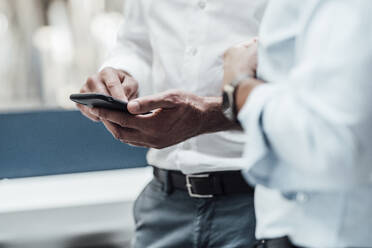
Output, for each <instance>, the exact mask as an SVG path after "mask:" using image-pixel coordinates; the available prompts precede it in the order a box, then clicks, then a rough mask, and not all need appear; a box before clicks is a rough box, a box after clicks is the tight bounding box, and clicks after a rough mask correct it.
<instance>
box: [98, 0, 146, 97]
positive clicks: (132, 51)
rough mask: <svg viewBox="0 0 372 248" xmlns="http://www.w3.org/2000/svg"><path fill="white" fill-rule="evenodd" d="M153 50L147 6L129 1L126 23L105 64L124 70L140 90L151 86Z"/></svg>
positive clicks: (105, 65) (134, 0) (126, 4)
mask: <svg viewBox="0 0 372 248" xmlns="http://www.w3.org/2000/svg"><path fill="white" fill-rule="evenodd" d="M151 64H152V49H151V43H150V39H149V31H148V27H147V23H146V6H145V5H144V4H143V0H127V1H126V3H125V21H124V22H123V24H122V25H121V27H120V30H119V33H118V37H117V42H116V45H115V47H114V49H113V50H112V51H110V54H109V56H108V58H107V59H106V61H105V62H104V64H103V65H102V66H101V69H100V70H102V69H103V68H105V67H112V68H115V69H119V70H124V71H126V72H127V73H129V74H130V75H132V76H133V77H134V78H135V79H136V80H137V81H138V82H139V84H140V90H141V89H142V88H145V86H146V85H150V77H151Z"/></svg>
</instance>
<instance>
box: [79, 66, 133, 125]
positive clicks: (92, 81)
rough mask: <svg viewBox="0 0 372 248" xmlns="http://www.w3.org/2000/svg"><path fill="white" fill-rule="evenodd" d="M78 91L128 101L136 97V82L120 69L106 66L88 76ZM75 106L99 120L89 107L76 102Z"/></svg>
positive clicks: (86, 114)
mask: <svg viewBox="0 0 372 248" xmlns="http://www.w3.org/2000/svg"><path fill="white" fill-rule="evenodd" d="M80 93H100V94H105V95H109V96H113V97H115V98H117V99H121V100H123V101H128V100H131V99H134V98H137V97H138V82H137V81H136V80H135V79H134V78H133V77H132V76H130V75H129V74H128V73H126V72H124V71H122V70H117V69H114V68H110V67H106V68H104V69H103V70H102V71H101V72H99V73H98V74H96V75H93V76H91V77H89V78H88V79H87V81H86V82H85V84H84V86H83V87H82V88H81V90H80ZM77 107H78V108H79V110H80V111H81V112H82V114H83V115H85V116H86V117H88V118H89V119H91V120H93V121H100V119H99V118H97V116H95V115H94V114H92V113H91V109H90V108H89V107H86V106H84V105H81V104H77Z"/></svg>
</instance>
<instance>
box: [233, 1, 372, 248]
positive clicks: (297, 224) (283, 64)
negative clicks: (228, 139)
mask: <svg viewBox="0 0 372 248" xmlns="http://www.w3.org/2000/svg"><path fill="white" fill-rule="evenodd" d="M371 13H372V1H369V0H354V1H350V0H337V1H336V0H303V1H298V0H277V1H271V2H270V4H269V5H268V8H267V11H266V13H265V16H264V19H263V21H262V26H261V31H260V48H259V68H258V75H259V77H260V78H261V79H263V80H264V81H266V82H268V83H267V84H265V85H263V86H259V87H258V88H256V89H255V90H254V91H253V93H252V94H251V95H250V96H249V98H248V100H247V102H246V104H245V105H244V107H243V109H242V110H241V112H240V115H239V119H240V121H241V122H242V124H243V126H244V128H245V130H246V132H247V134H248V136H247V145H246V148H245V149H246V152H245V153H244V156H245V160H246V161H245V164H246V170H245V176H246V177H247V179H248V180H249V181H250V182H252V183H253V184H257V185H258V186H257V188H256V194H255V197H256V198H255V204H256V214H257V231H256V235H257V237H258V238H273V237H281V236H285V235H289V236H290V238H291V239H292V240H293V241H294V242H295V243H296V244H297V245H302V246H306V247H314V248H315V247H316V248H320V247H372V235H371V232H372V132H371V127H372V101H371V93H372V81H371V78H372V14H371ZM279 192H280V193H279Z"/></svg>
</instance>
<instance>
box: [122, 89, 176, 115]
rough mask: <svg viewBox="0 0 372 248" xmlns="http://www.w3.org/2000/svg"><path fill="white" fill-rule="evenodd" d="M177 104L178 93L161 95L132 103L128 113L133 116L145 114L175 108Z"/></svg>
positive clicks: (139, 99) (146, 97) (138, 99)
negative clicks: (160, 109)
mask: <svg viewBox="0 0 372 248" xmlns="http://www.w3.org/2000/svg"><path fill="white" fill-rule="evenodd" d="M177 102H178V95H177V93H161V94H156V95H151V96H145V97H141V98H137V99H136V100H133V101H130V102H129V103H128V111H129V112H130V113H131V114H143V113H148V112H151V111H152V110H155V109H159V108H174V107H176V106H177Z"/></svg>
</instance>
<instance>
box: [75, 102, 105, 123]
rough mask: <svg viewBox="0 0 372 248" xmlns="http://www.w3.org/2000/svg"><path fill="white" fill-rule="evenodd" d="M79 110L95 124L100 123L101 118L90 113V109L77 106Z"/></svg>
mask: <svg viewBox="0 0 372 248" xmlns="http://www.w3.org/2000/svg"><path fill="white" fill-rule="evenodd" d="M76 106H77V108H78V109H79V110H80V112H81V113H82V114H83V115H84V116H85V117H87V118H88V119H90V120H92V121H94V122H99V121H100V119H99V117H97V116H95V115H93V114H91V113H90V109H89V108H88V107H86V106H84V105H81V104H76Z"/></svg>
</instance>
